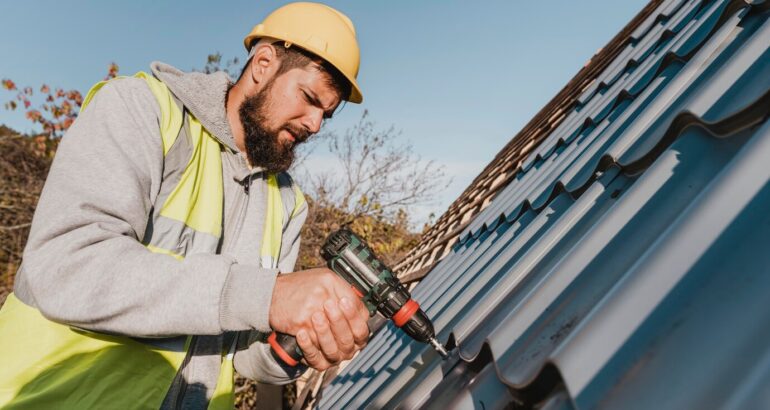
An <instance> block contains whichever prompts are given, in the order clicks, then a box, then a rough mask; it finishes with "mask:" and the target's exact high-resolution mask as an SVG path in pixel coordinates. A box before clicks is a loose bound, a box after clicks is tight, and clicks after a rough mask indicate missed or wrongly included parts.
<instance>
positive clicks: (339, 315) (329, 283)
mask: <svg viewBox="0 0 770 410" xmlns="http://www.w3.org/2000/svg"><path fill="white" fill-rule="evenodd" d="M368 319H369V311H368V310H367V309H366V307H365V306H364V304H363V302H361V300H360V299H359V298H358V296H357V295H356V294H355V293H354V292H353V289H352V288H351V287H350V284H348V283H347V282H345V281H344V280H342V279H341V278H339V277H338V276H337V275H335V274H334V272H332V271H331V270H329V269H326V268H318V269H310V270H305V271H299V272H294V273H287V274H285V275H279V276H278V278H277V279H276V281H275V287H274V288H273V300H272V303H271V305H270V327H272V328H273V330H275V331H277V332H281V333H286V334H290V335H295V336H296V337H297V343H298V344H299V347H300V348H301V349H302V352H303V353H304V355H305V360H306V361H307V363H308V365H310V367H313V368H314V369H316V370H325V369H328V368H329V367H331V366H333V365H336V364H337V363H339V362H341V361H342V360H347V359H350V358H352V357H353V355H354V354H355V352H356V351H358V350H361V349H362V348H363V347H364V346H365V345H366V342H367V341H368V340H369V327H368V326H367V325H366V322H367V320H368Z"/></svg>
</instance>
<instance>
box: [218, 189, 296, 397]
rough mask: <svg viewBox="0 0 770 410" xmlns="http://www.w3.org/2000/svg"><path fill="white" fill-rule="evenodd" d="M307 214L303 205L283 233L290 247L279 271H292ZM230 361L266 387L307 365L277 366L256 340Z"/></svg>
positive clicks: (287, 379) (283, 253) (289, 378)
mask: <svg viewBox="0 0 770 410" xmlns="http://www.w3.org/2000/svg"><path fill="white" fill-rule="evenodd" d="M307 213H308V209H307V203H304V204H302V207H301V208H300V210H299V212H297V215H296V216H295V217H294V218H292V219H291V221H289V223H288V225H287V228H286V230H285V231H284V232H283V237H282V239H281V241H282V243H284V244H291V246H286V247H282V251H281V256H280V259H279V260H278V268H279V270H280V271H281V272H284V273H287V272H293V271H294V265H295V264H296V262H297V257H298V255H299V248H300V231H301V230H302V225H303V224H304V223H305V219H306V218H307ZM252 336H253V337H250V338H247V339H250V340H255V339H261V338H259V337H258V335H256V334H252ZM233 360H234V362H233V364H234V366H235V370H236V371H237V372H238V373H240V374H241V375H243V376H245V377H248V378H250V379H254V380H256V381H258V382H262V383H269V384H286V383H289V382H291V381H292V380H295V379H296V378H298V377H299V376H301V375H302V373H304V372H305V370H307V366H304V365H301V364H300V365H297V366H296V367H289V366H286V365H284V364H282V363H279V362H278V361H276V360H275V358H273V355H272V353H270V345H268V344H267V343H262V342H259V341H254V342H253V343H251V344H249V345H248V346H247V347H246V348H244V349H243V350H237V351H236V352H235V356H234V358H233Z"/></svg>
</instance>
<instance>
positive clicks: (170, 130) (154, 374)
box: [0, 72, 304, 409]
mask: <svg viewBox="0 0 770 410" xmlns="http://www.w3.org/2000/svg"><path fill="white" fill-rule="evenodd" d="M135 77H138V78H142V79H144V80H145V81H146V82H147V85H148V86H149V87H150V90H151V91H152V93H153V95H154V96H155V98H156V99H157V100H158V104H159V106H160V112H161V118H160V131H161V132H160V134H161V137H162V140H163V141H162V145H163V155H164V157H166V155H167V154H168V153H169V151H170V150H171V148H172V147H173V146H174V144H186V145H185V146H182V147H179V146H177V147H175V148H174V149H184V150H186V151H187V154H188V155H185V156H176V157H180V158H189V160H187V162H186V163H183V164H169V163H168V158H166V164H165V166H166V167H178V168H174V169H184V171H183V172H182V175H181V178H180V179H179V182H178V183H177V184H176V186H175V187H174V188H173V189H172V190H168V192H169V193H168V194H167V195H166V196H165V197H159V198H158V200H157V201H156V204H162V205H161V206H156V207H155V210H154V211H153V215H150V221H151V222H152V223H153V225H154V226H155V227H162V229H153V231H152V235H151V237H150V238H145V240H144V242H145V243H144V244H145V246H146V247H147V248H148V249H149V250H150V251H152V252H156V253H162V254H167V255H170V256H172V257H174V258H177V259H183V258H184V257H185V255H186V254H187V253H188V252H189V253H193V252H194V253H201V252H206V253H216V251H217V246H218V244H219V241H220V238H221V236H222V232H221V229H222V206H223V195H224V193H223V192H224V189H223V182H222V157H221V151H222V150H223V149H224V147H223V146H222V144H221V143H220V142H219V141H218V140H217V139H216V138H214V137H213V136H212V135H211V134H210V133H209V132H208V131H207V130H206V129H205V128H204V127H203V126H202V125H201V124H200V122H199V121H198V120H197V119H196V118H195V117H194V116H193V115H191V114H189V113H188V114H185V113H184V111H183V110H182V109H181V108H180V107H179V106H178V105H177V103H176V101H175V99H174V97H173V96H172V95H171V93H170V91H169V90H168V88H167V87H166V85H165V84H163V83H162V82H161V81H159V80H157V79H156V78H155V77H153V76H151V75H148V74H146V73H143V72H140V73H137V74H136V75H135ZM105 83H106V82H101V83H98V84H96V85H95V86H94V87H93V88H92V89H91V90H90V91H89V92H88V94H87V96H86V98H85V99H84V103H83V109H85V107H86V105H88V103H89V102H90V101H91V99H92V97H93V95H94V94H95V93H96V92H97V91H98V90H99V89H100V88H101V87H102V86H103V85H104V84H105ZM185 116H186V117H187V118H185ZM185 125H186V126H187V127H186V128H185V129H184V131H185V132H186V133H187V136H188V138H181V139H178V138H177V136H178V135H180V130H182V127H183V126H185ZM182 167H183V168H182ZM267 186H268V189H267V208H266V209H267V212H266V216H265V229H264V232H263V238H262V248H261V252H260V259H261V261H262V265H263V267H266V268H275V267H276V266H277V263H278V258H279V255H280V249H281V237H282V227H283V211H282V210H283V204H282V200H281V194H280V188H279V184H278V180H277V177H276V175H274V174H273V175H269V176H268V178H267ZM294 191H295V204H294V212H292V214H291V215H290V216H294V215H295V214H296V212H297V210H298V209H299V208H300V206H301V205H302V204H303V203H304V197H303V196H302V193H301V192H300V191H299V189H298V188H297V187H296V185H295V186H294ZM182 339H184V338H182ZM190 339H191V338H190V337H187V339H186V341H185V342H183V343H182V344H183V345H180V346H178V348H176V349H169V348H162V347H158V345H157V344H147V343H143V342H140V341H138V340H136V339H132V338H129V337H122V336H113V335H104V334H99V333H95V332H90V331H84V330H80V329H75V328H72V327H69V326H66V325H62V324H59V323H55V322H52V321H50V320H48V319H46V318H45V317H43V315H42V314H41V313H40V312H39V311H38V310H37V309H35V308H33V307H31V306H28V305H26V304H24V303H23V302H21V301H20V300H19V299H18V298H16V297H15V296H14V295H13V294H11V295H9V296H8V299H7V300H6V302H5V304H4V305H3V307H2V309H0V355H2V356H1V357H2V364H0V408H4V409H5V408H36V409H37V408H57V409H87V408H116V409H129V408H159V407H160V405H161V404H162V402H163V399H164V398H165V396H166V394H167V392H168V389H169V387H170V386H171V384H172V382H173V380H174V377H175V376H176V374H177V372H178V371H179V369H180V367H181V365H182V362H183V360H184V358H185V356H186V354H187V350H188V348H189V345H190ZM234 352H235V341H233V342H232V344H231V345H230V346H227V347H226V348H225V349H224V351H223V352H222V365H221V370H220V374H219V378H218V381H217V387H216V389H215V392H214V395H213V397H212V399H211V401H210V403H209V409H232V408H233V405H234V394H233V377H234V370H233V354H234Z"/></svg>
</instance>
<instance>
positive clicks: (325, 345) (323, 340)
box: [312, 312, 342, 364]
mask: <svg viewBox="0 0 770 410" xmlns="http://www.w3.org/2000/svg"><path fill="white" fill-rule="evenodd" d="M312 322H313V330H315V334H316V336H317V337H318V345H319V346H320V347H321V353H323V355H324V357H326V360H327V361H328V362H329V363H332V364H337V363H339V361H340V360H342V357H341V355H342V354H341V352H340V350H339V348H338V347H337V342H336V341H335V340H334V335H333V334H332V331H331V328H330V327H329V321H328V320H326V315H324V314H323V313H321V312H315V313H313V318H312Z"/></svg>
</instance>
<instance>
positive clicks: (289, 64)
mask: <svg viewBox="0 0 770 410" xmlns="http://www.w3.org/2000/svg"><path fill="white" fill-rule="evenodd" d="M256 44H257V43H256V42H254V45H256ZM271 44H272V46H273V47H275V51H276V54H277V55H278V59H279V60H280V61H281V65H280V67H278V72H276V74H275V75H276V77H277V76H279V75H281V74H283V73H285V72H287V71H289V70H291V69H294V68H305V67H307V66H308V65H310V63H316V64H318V67H319V68H320V71H321V72H323V73H326V74H327V77H326V78H327V81H328V84H329V85H330V86H332V87H333V88H334V89H335V90H337V92H338V93H339V95H340V98H341V99H343V100H347V99H348V97H349V96H350V92H351V88H352V85H351V84H350V81H348V79H347V78H345V76H344V75H342V73H341V72H340V70H338V69H337V68H336V67H334V66H333V65H332V64H331V63H329V62H328V61H326V60H324V59H322V58H321V57H318V56H317V55H315V54H313V53H311V52H309V51H307V50H305V49H303V48H300V47H297V46H289V47H287V46H286V43H285V42H283V41H276V42H274V43H271ZM254 45H253V46H254ZM253 46H252V47H253ZM253 58H254V56H251V57H249V59H248V60H247V61H246V64H245V65H244V66H243V69H242V70H241V75H239V76H238V80H239V81H240V79H241V78H242V77H243V75H244V74H245V73H246V70H247V69H248V68H249V64H251V60H252V59H253Z"/></svg>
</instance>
